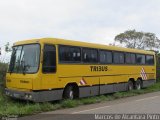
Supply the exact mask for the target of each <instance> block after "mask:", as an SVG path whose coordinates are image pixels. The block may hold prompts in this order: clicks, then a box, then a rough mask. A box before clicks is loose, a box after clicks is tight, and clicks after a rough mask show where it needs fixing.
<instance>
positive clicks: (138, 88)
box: [135, 79, 142, 90]
mask: <svg viewBox="0 0 160 120" xmlns="http://www.w3.org/2000/svg"><path fill="white" fill-rule="evenodd" d="M135 88H136V90H140V89H142V81H141V80H140V79H138V80H137V81H136V84H135Z"/></svg>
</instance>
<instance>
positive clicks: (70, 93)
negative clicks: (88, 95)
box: [64, 85, 75, 100]
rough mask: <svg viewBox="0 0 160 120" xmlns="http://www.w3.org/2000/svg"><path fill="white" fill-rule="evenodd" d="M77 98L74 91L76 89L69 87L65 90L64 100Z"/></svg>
mask: <svg viewBox="0 0 160 120" xmlns="http://www.w3.org/2000/svg"><path fill="white" fill-rule="evenodd" d="M74 98H75V91H74V87H73V86H71V85H69V86H67V87H66V88H65V90H64V99H70V100H72V99H74Z"/></svg>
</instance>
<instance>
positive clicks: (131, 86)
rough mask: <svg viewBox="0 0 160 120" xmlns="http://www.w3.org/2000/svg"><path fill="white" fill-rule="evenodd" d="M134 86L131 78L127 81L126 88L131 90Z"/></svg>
mask: <svg viewBox="0 0 160 120" xmlns="http://www.w3.org/2000/svg"><path fill="white" fill-rule="evenodd" d="M133 88H134V84H133V82H132V81H131V80H129V81H128V90H129V91H131V90H133Z"/></svg>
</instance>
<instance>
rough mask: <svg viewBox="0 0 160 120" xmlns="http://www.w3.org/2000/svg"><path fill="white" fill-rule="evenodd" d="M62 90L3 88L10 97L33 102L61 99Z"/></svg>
mask: <svg viewBox="0 0 160 120" xmlns="http://www.w3.org/2000/svg"><path fill="white" fill-rule="evenodd" d="M62 93H63V90H62V89H60V90H51V91H38V92H34V91H31V92H28V91H18V90H13V89H8V88H5V94H6V95H7V96H9V97H11V98H15V99H21V100H27V101H33V102H46V101H53V100H60V99H62Z"/></svg>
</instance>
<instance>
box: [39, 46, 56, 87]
mask: <svg viewBox="0 0 160 120" xmlns="http://www.w3.org/2000/svg"><path fill="white" fill-rule="evenodd" d="M55 73H56V47H55V46H54V45H50V44H45V45H44V49H43V64H42V84H41V86H42V89H53V88H55V87H56V83H57V82H56V75H55Z"/></svg>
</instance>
